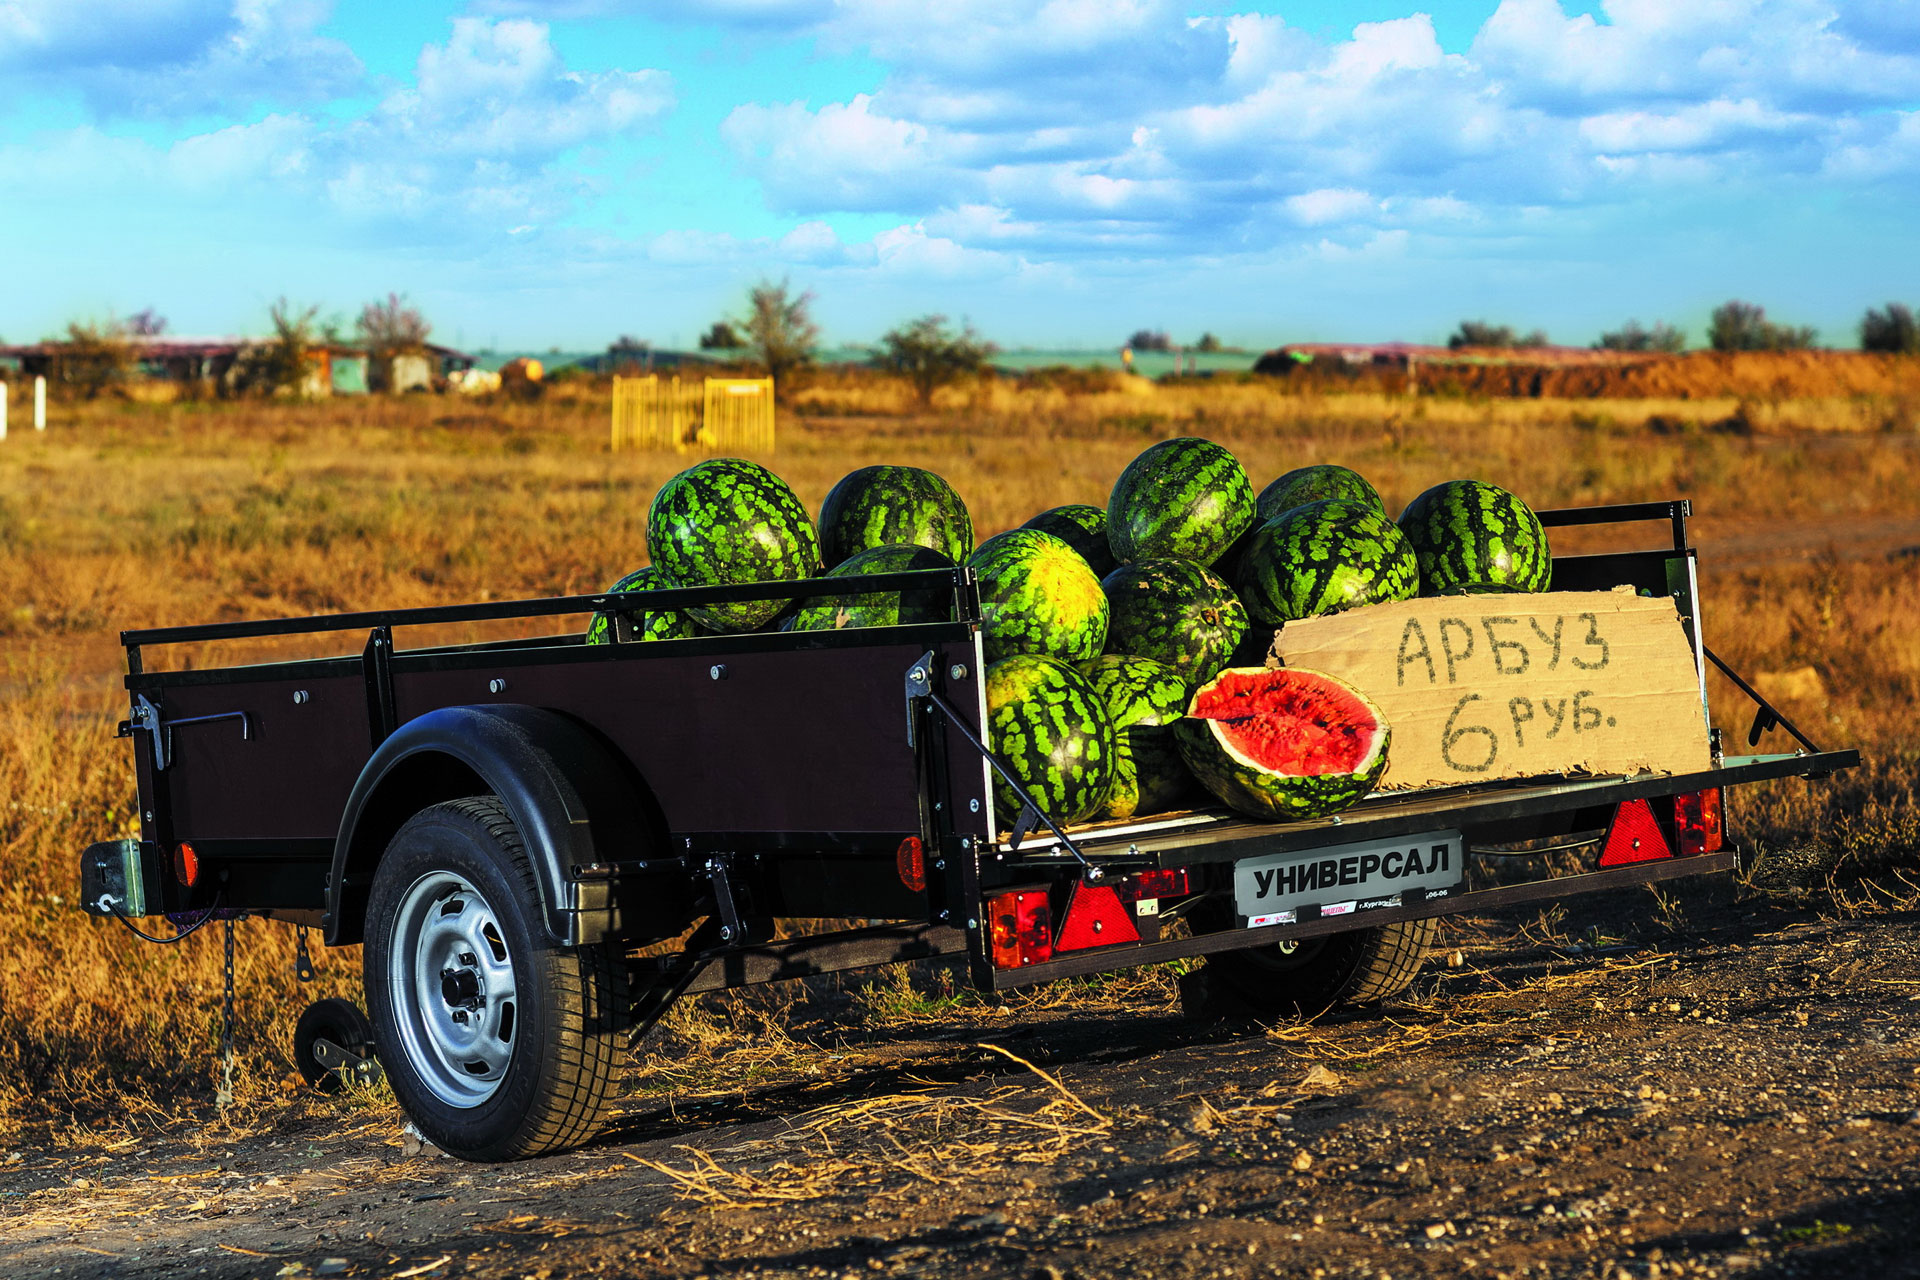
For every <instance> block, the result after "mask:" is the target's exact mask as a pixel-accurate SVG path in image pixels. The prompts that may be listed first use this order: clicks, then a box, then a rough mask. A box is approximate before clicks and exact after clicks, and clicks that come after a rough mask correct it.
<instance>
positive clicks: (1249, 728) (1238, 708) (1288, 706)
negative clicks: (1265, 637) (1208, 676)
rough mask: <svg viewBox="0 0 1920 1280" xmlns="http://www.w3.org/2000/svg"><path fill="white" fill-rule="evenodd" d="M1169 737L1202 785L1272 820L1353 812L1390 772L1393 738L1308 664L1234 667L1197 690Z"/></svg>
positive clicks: (1374, 714)
mask: <svg viewBox="0 0 1920 1280" xmlns="http://www.w3.org/2000/svg"><path fill="white" fill-rule="evenodd" d="M1173 733H1174V741H1175V743H1176V744H1177V745H1178V746H1179V749H1180V757H1181V759H1183V760H1185V761H1186V762H1187V767H1188V768H1189V769H1192V770H1193V774H1194V776H1195V777H1196V778H1198V779H1199V780H1200V783H1201V785H1202V786H1204V787H1205V788H1206V789H1207V790H1208V791H1211V792H1212V793H1213V794H1214V795H1215V796H1217V797H1219V798H1220V800H1221V801H1222V802H1223V803H1225V804H1226V805H1227V806H1228V807H1229V808H1232V809H1235V810H1237V811H1238V812H1240V813H1244V814H1248V815H1250V816H1252V817H1256V818H1271V819H1274V820H1276V821H1300V820H1304V819H1308V818H1324V817H1326V816H1327V815H1328V814H1330V813H1338V812H1340V811H1341V810H1342V809H1345V808H1347V807H1349V806H1351V805H1352V804H1353V803H1354V802H1355V801H1357V800H1359V799H1360V798H1361V797H1362V796H1364V795H1366V794H1367V792H1369V791H1371V790H1372V789H1373V786H1374V783H1376V782H1378V781H1379V779H1380V776H1381V775H1382V774H1383V773H1385V772H1386V769H1387V746H1388V743H1389V741H1390V739H1391V738H1392V733H1391V730H1390V729H1389V727H1388V725H1387V722H1386V720H1385V718H1384V717H1382V716H1381V714H1380V709H1379V708H1378V707H1376V706H1374V705H1373V703H1371V702H1369V701H1368V700H1367V696H1366V695H1365V694H1363V693H1361V692H1360V691H1359V690H1358V689H1356V688H1354V687H1353V686H1352V685H1350V684H1348V683H1346V682H1345V681H1344V680H1340V679H1337V678H1335V677H1333V676H1330V675H1325V674H1323V673H1321V672H1318V671H1309V670H1307V669H1305V668H1303V667H1281V668H1278V669H1274V670H1269V669H1267V668H1265V667H1228V668H1227V669H1226V670H1225V671H1222V672H1221V673H1220V674H1219V675H1218V676H1216V677H1214V678H1213V679H1212V680H1211V681H1209V682H1208V683H1206V684H1204V685H1202V686H1200V688H1199V689H1197V690H1195V691H1194V695H1193V701H1192V702H1190V703H1189V704H1188V705H1187V714H1186V717H1185V718H1184V719H1182V720H1180V721H1179V722H1177V723H1176V724H1175V725H1174V729H1173Z"/></svg>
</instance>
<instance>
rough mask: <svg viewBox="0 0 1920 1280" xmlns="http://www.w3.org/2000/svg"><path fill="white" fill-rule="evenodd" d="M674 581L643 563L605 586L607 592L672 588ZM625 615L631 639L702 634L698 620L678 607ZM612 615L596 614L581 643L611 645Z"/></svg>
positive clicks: (630, 611) (686, 637)
mask: <svg viewBox="0 0 1920 1280" xmlns="http://www.w3.org/2000/svg"><path fill="white" fill-rule="evenodd" d="M674 589H675V584H674V582H673V581H672V580H671V579H670V578H668V577H667V575H666V574H665V573H664V572H662V571H661V570H660V569H658V568H656V567H655V566H653V565H647V566H646V567H645V568H642V569H635V570H634V571H633V572H632V573H630V574H628V575H627V576H626V577H624V578H622V579H620V581H618V582H616V583H614V584H613V585H612V586H610V587H608V588H607V593H608V594H609V595H611V594H613V593H614V592H620V591H672V590H674ZM627 616H628V617H629V618H630V619H631V620H632V622H633V638H634V639H635V640H690V639H692V638H693V637H695V636H700V635H705V634H706V632H704V631H702V630H701V629H700V626H699V624H698V623H696V622H694V620H693V619H692V618H690V617H688V616H687V615H686V613H685V612H684V611H682V610H679V609H641V608H635V609H628V610H627ZM613 622H614V616H613V614H611V613H596V614H594V615H593V618H592V619H591V620H590V621H589V622H588V623H587V634H586V636H585V638H584V639H583V641H582V643H584V644H612V643H613V641H614V627H613Z"/></svg>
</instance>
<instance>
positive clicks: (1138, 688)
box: [1080, 654, 1198, 818]
mask: <svg viewBox="0 0 1920 1280" xmlns="http://www.w3.org/2000/svg"><path fill="white" fill-rule="evenodd" d="M1080 670H1081V671H1082V672H1084V673H1085V674H1086V677H1087V681H1088V683H1090V684H1091V685H1092V686H1093V691H1094V692H1095V693H1096V694H1098V695H1099V696H1100V701H1101V703H1102V704H1103V705H1104V706H1105V707H1106V709H1107V714H1108V715H1110V716H1112V717H1113V728H1114V734H1115V737H1114V753H1113V792H1112V794H1111V795H1109V796H1108V797H1107V803H1106V804H1105V805H1104V806H1103V807H1102V808H1101V810H1100V816H1102V817H1106V818H1134V817H1144V816H1145V815H1147V814H1150V813H1161V812H1164V811H1166V810H1168V809H1174V808H1178V807H1179V806H1180V805H1181V804H1183V803H1185V802H1186V801H1187V800H1189V799H1190V798H1191V797H1192V796H1193V795H1194V793H1195V792H1196V791H1197V790H1198V788H1197V787H1196V786H1195V785H1194V780H1193V773H1192V771H1191V770H1189V769H1188V768H1187V766H1186V762H1185V761H1183V760H1181V759H1180V748H1179V747H1178V746H1176V745H1175V743H1174V741H1173V725H1174V722H1175V721H1177V720H1179V719H1180V717H1181V716H1183V715H1185V714H1186V713H1187V700H1188V698H1189V696H1190V695H1191V693H1192V686H1191V685H1189V684H1188V683H1187V682H1186V681H1185V680H1183V679H1181V678H1180V673H1179V672H1177V671H1175V670H1174V669H1173V668H1172V667H1169V666H1166V665H1164V664H1162V663H1158V662H1152V661H1149V660H1148V659H1146V658H1123V657H1120V656H1119V655H1117V654H1105V655H1103V656H1101V657H1098V658H1095V659H1094V660H1093V661H1092V662H1089V663H1086V664H1084V665H1083V666H1082V667H1081V668H1080Z"/></svg>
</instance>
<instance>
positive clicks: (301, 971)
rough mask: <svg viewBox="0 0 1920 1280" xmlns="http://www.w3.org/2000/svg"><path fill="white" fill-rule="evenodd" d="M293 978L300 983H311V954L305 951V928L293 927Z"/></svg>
mask: <svg viewBox="0 0 1920 1280" xmlns="http://www.w3.org/2000/svg"><path fill="white" fill-rule="evenodd" d="M293 976H294V977H296V978H298V979H299V980H300V981H302V982H312V981H313V953H312V952H310V951H308V950H307V926H305V925H303V924H300V925H295V926H294V927H293Z"/></svg>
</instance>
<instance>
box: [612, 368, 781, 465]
mask: <svg viewBox="0 0 1920 1280" xmlns="http://www.w3.org/2000/svg"><path fill="white" fill-rule="evenodd" d="M613 447H614V448H615V449H616V450H618V449H661V450H666V449H671V450H672V451H674V452H675V453H771V452H773V379H772V378H702V379H701V380H700V381H698V382H695V381H692V380H689V381H687V382H682V381H680V379H679V378H668V379H666V380H665V381H662V380H661V378H660V376H659V375H658V374H653V373H650V374H647V375H646V376H645V377H639V378H615V379H614V380H613Z"/></svg>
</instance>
